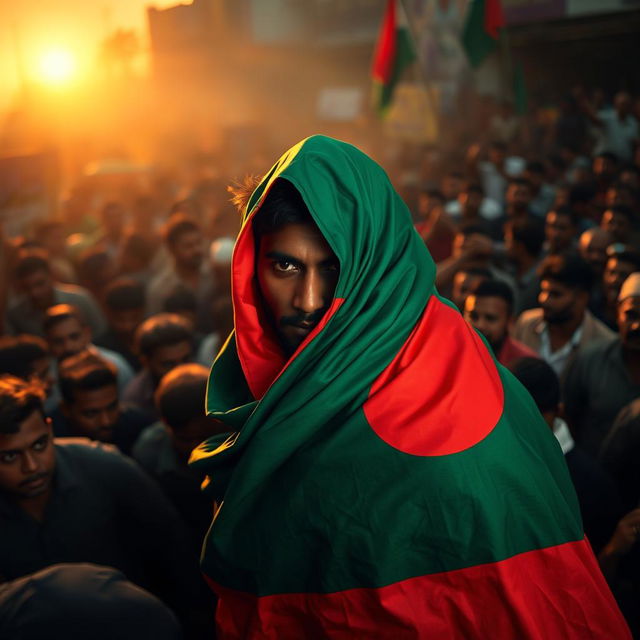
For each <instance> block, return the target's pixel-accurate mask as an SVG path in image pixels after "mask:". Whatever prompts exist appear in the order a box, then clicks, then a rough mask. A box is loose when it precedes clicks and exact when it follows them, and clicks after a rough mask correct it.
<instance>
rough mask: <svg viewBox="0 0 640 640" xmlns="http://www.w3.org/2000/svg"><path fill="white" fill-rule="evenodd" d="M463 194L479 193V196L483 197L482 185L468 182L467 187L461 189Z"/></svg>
mask: <svg viewBox="0 0 640 640" xmlns="http://www.w3.org/2000/svg"><path fill="white" fill-rule="evenodd" d="M462 191H463V192H464V193H479V194H480V195H481V196H483V195H484V189H483V188H482V185H481V184H480V183H478V182H470V183H469V184H468V185H466V186H465V187H464V189H462Z"/></svg>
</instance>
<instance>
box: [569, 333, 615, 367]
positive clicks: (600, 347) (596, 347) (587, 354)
mask: <svg viewBox="0 0 640 640" xmlns="http://www.w3.org/2000/svg"><path fill="white" fill-rule="evenodd" d="M612 333H613V332H612ZM619 345H620V338H619V336H617V335H615V334H613V335H612V336H608V337H606V338H602V339H600V340H594V341H593V342H590V343H589V344H587V345H586V346H585V347H584V349H581V350H580V353H579V354H578V356H577V357H578V358H580V360H598V361H603V359H604V358H607V357H610V356H612V355H614V354H615V352H616V351H617V349H618V347H619ZM599 373H601V372H599Z"/></svg>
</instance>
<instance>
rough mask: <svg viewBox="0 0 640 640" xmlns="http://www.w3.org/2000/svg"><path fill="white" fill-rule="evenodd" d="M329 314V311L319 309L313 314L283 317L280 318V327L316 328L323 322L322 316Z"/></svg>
mask: <svg viewBox="0 0 640 640" xmlns="http://www.w3.org/2000/svg"><path fill="white" fill-rule="evenodd" d="M326 312H327V309H326V308H324V309H318V310H317V311H314V312H313V313H298V314H296V315H295V316H283V317H282V318H280V326H281V327H286V326H291V327H305V326H309V327H315V326H316V325H317V324H318V322H320V320H322V316H324V314H325V313H326Z"/></svg>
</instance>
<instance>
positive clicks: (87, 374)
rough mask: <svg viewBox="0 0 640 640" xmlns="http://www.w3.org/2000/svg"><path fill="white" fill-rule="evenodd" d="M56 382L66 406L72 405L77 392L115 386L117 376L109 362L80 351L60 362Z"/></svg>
mask: <svg viewBox="0 0 640 640" xmlns="http://www.w3.org/2000/svg"><path fill="white" fill-rule="evenodd" d="M58 381H59V386H60V393H61V395H62V399H63V400H64V401H65V403H66V404H73V402H74V401H75V397H76V393H77V392H78V391H96V390H97V389H103V388H104V387H110V386H117V385H118V374H117V371H116V368H115V366H114V365H113V364H111V363H110V362H107V361H106V360H104V359H103V358H101V357H100V356H97V355H95V354H93V353H91V352H89V351H81V352H80V353H77V354H76V355H74V356H71V357H69V358H65V359H64V360H63V361H62V363H61V364H60V370H59V377H58Z"/></svg>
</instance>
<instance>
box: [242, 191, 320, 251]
mask: <svg viewBox="0 0 640 640" xmlns="http://www.w3.org/2000/svg"><path fill="white" fill-rule="evenodd" d="M290 224H315V222H314V220H313V217H312V216H311V214H310V213H309V209H308V208H307V205H306V204H305V203H304V200H303V199H302V196H301V195H300V192H299V191H298V190H297V189H296V188H295V187H294V186H293V185H292V184H291V182H289V181H288V180H285V179H282V178H279V179H277V180H276V181H275V182H274V183H273V185H272V186H271V188H270V189H269V193H267V196H266V198H265V199H264V202H263V203H262V206H261V207H260V209H259V211H257V212H256V214H255V218H254V220H253V234H254V237H255V238H256V241H258V240H259V239H260V238H261V237H262V236H263V235H266V234H269V233H274V232H276V231H279V230H280V229H282V228H283V227H286V226H287V225H290Z"/></svg>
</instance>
